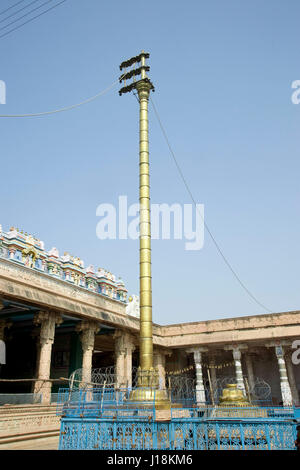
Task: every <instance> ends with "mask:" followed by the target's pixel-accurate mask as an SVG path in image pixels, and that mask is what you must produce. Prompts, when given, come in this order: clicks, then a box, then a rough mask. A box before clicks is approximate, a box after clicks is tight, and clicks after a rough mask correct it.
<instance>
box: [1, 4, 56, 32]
mask: <svg viewBox="0 0 300 470" xmlns="http://www.w3.org/2000/svg"><path fill="white" fill-rule="evenodd" d="M36 1H37V0H34V2H36ZM50 2H53V0H47V1H46V2H44V3H42V4H41V5H39V6H38V7H35V8H33V9H32V10H30V11H28V12H27V13H25V15H22V16H19V18H17V19H15V20H13V21H11V22H10V23H8V24H7V25H5V26H2V27H1V28H0V31H1V30H2V29H4V28H8V27H9V26H10V25H12V24H14V23H17V22H18V21H20V20H21V19H22V18H25V16H28V15H30V14H31V13H33V12H34V11H36V10H39V9H40V8H42V7H43V6H44V5H47V4H48V3H50Z"/></svg>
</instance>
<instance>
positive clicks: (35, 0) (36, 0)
mask: <svg viewBox="0 0 300 470" xmlns="http://www.w3.org/2000/svg"><path fill="white" fill-rule="evenodd" d="M39 1H40V0H33V1H32V2H30V3H28V5H25V7H22V8H20V9H19V10H17V11H15V12H14V13H12V14H11V15H9V16H6V18H3V20H1V21H0V23H3V21H6V20H8V19H9V18H11V17H12V16H15V15H16V14H17V13H20V11H23V10H26V8H28V7H30V5H33V4H34V3H36V2H39ZM10 24H11V23H10ZM8 26H9V25H8Z"/></svg>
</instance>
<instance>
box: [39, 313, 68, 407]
mask: <svg viewBox="0 0 300 470" xmlns="http://www.w3.org/2000/svg"><path fill="white" fill-rule="evenodd" d="M33 321H34V324H35V325H40V337H39V340H40V345H41V346H40V354H39V358H38V378H37V381H36V382H35V384H34V393H42V403H50V399H51V382H49V378H50V368H51V352H52V344H53V342H54V336H55V326H56V325H60V324H61V323H62V321H63V320H62V318H61V315H60V314H58V313H56V312H39V313H38V314H37V315H35V317H34V320H33Z"/></svg>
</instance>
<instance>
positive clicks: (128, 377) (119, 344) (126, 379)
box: [114, 330, 135, 388]
mask: <svg viewBox="0 0 300 470" xmlns="http://www.w3.org/2000/svg"><path fill="white" fill-rule="evenodd" d="M114 339H115V370H116V382H117V387H118V388H124V387H126V388H132V352H133V351H134V350H135V344H134V338H133V336H132V335H131V334H130V333H127V332H125V331H122V330H117V331H115V333H114Z"/></svg>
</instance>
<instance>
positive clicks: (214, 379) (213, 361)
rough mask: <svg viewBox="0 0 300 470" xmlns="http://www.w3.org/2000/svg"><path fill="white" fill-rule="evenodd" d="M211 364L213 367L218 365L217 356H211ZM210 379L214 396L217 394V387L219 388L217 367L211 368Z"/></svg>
mask: <svg viewBox="0 0 300 470" xmlns="http://www.w3.org/2000/svg"><path fill="white" fill-rule="evenodd" d="M209 364H211V365H212V366H215V365H216V357H215V355H211V356H210V357H209ZM209 373H210V379H211V386H212V389H213V394H215V391H216V387H217V370H216V368H215V367H209Z"/></svg>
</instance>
